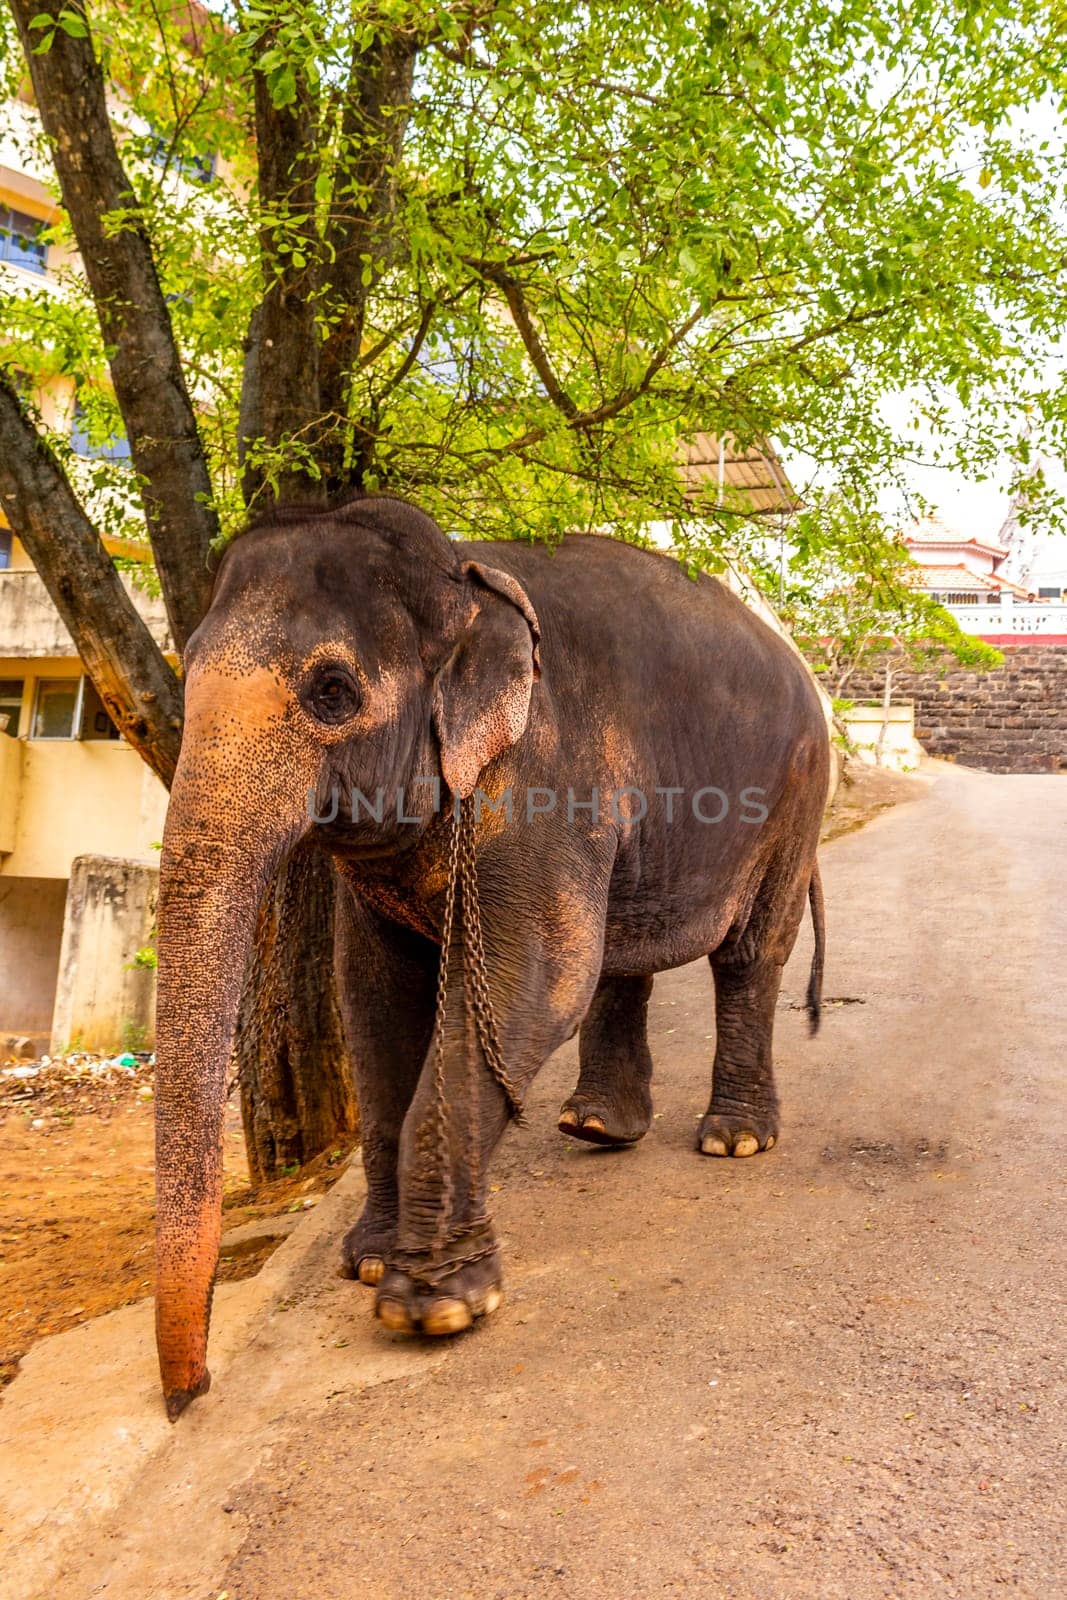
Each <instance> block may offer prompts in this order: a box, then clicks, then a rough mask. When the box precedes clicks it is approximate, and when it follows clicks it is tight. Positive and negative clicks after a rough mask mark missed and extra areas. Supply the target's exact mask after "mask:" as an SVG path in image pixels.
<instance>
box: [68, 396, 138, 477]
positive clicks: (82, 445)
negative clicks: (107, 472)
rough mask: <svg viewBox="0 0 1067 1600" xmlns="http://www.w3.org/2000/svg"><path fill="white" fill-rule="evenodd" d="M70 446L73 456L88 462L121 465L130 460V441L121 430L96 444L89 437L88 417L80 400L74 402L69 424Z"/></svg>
mask: <svg viewBox="0 0 1067 1600" xmlns="http://www.w3.org/2000/svg"><path fill="white" fill-rule="evenodd" d="M70 445H71V449H72V450H73V451H74V453H75V455H78V456H85V457H86V459H87V460H89V461H114V462H115V463H116V464H119V465H121V464H123V463H124V462H127V461H129V459H130V441H129V440H128V439H127V437H126V435H125V433H123V432H122V431H121V430H120V431H119V432H118V433H113V434H112V435H111V437H110V439H105V440H104V441H103V443H102V444H97V443H95V442H94V441H93V439H92V438H91V437H90V432H89V417H88V414H87V412H86V410H85V407H84V406H83V405H82V403H81V401H80V400H75V402H74V416H73V419H72V420H71V424H70Z"/></svg>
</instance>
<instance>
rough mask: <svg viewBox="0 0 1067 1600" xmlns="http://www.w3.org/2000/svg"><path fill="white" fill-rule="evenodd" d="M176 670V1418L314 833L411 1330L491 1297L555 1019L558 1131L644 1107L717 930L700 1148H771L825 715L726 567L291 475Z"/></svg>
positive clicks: (374, 1218) (484, 1305)
mask: <svg viewBox="0 0 1067 1600" xmlns="http://www.w3.org/2000/svg"><path fill="white" fill-rule="evenodd" d="M184 673H185V725H184V733H183V740H182V746H181V752H180V757H179V761H178V766H177V772H176V775H175V779H174V783H173V788H172V792H171V800H170V807H169V812H168V816H167V821H166V828H165V834H164V840H163V852H162V857H161V863H160V891H159V910H158V955H159V961H158V1007H157V1069H156V1070H157V1085H156V1117H157V1134H156V1150H157V1199H158V1204H157V1223H156V1241H157V1242H156V1268H157V1276H156V1328H157V1345H158V1352H159V1361H160V1371H161V1375H162V1381H163V1390H164V1397H165V1401H166V1406H167V1411H168V1414H169V1415H170V1417H171V1418H172V1420H173V1419H174V1418H176V1417H177V1416H178V1415H179V1414H180V1413H181V1412H182V1411H183V1410H184V1408H185V1407H186V1406H187V1405H188V1403H189V1402H190V1401H191V1400H192V1399H193V1398H194V1397H195V1396H196V1395H198V1394H201V1393H203V1392H204V1390H205V1389H206V1388H207V1386H208V1384H209V1382H210V1377H209V1374H208V1369H207V1338H208V1323H209V1318H210V1309H211V1296H212V1287H213V1282H214V1274H215V1269H216V1264H217V1256H218V1246H219V1237H220V1225H221V1199H222V1190H221V1145H222V1126H223V1111H224V1102H225V1094H226V1076H227V1063H228V1059H229V1053H230V1050H231V1047H232V1041H233V1034H234V1028H235V1024H236V1015H237V1010H238V1001H239V995H240V990H241V985H242V981H243V974H244V970H245V966H246V962H247V959H248V953H249V949H250V945H251V943H252V940H253V937H254V928H255V922H256V916H257V911H258V908H259V904H260V901H261V898H262V895H263V893H264V890H265V886H266V885H267V884H268V883H269V882H270V880H271V878H272V876H273V874H275V873H276V871H277V870H278V868H279V866H280V864H281V863H282V862H283V861H284V860H285V858H286V855H287V852H289V851H290V850H291V849H292V848H293V847H294V846H295V845H296V844H297V843H298V842H300V841H302V840H307V839H308V838H309V837H311V838H313V839H314V841H315V842H316V843H317V844H318V846H319V847H320V848H321V849H323V850H325V851H327V852H328V854H329V857H330V858H331V860H332V863H333V866H334V869H335V878H336V882H337V885H338V890H337V934H336V952H335V964H336V975H337V984H338V990H339V1003H340V1007H341V1012H342V1018H343V1022H344V1026H345V1030H346V1037H347V1041H348V1045H349V1048H350V1053H351V1058H352V1062H353V1071H354V1073H355V1078H356V1091H357V1097H358V1102H359V1107H360V1116H361V1126H362V1159H363V1165H364V1168H365V1173H366V1205H365V1208H364V1211H363V1214H362V1216H361V1217H360V1219H359V1221H358V1223H357V1224H356V1225H355V1226H354V1227H353V1228H352V1229H351V1230H350V1231H349V1232H348V1234H347V1236H346V1237H345V1240H344V1242H343V1247H342V1249H343V1258H344V1263H345V1270H346V1271H347V1273H348V1274H349V1275H350V1276H352V1277H353V1278H354V1279H356V1280H357V1281H359V1282H362V1283H364V1284H366V1285H369V1286H371V1287H372V1288H373V1290H374V1295H375V1309H376V1314H377V1317H378V1318H379V1319H380V1321H381V1322H382V1323H383V1324H384V1325H385V1326H386V1327H387V1328H389V1329H393V1330H404V1331H416V1332H422V1333H424V1334H428V1335H438V1334H449V1333H454V1332H457V1331H459V1330H461V1329H464V1328H467V1327H469V1326H470V1325H471V1324H472V1322H473V1321H474V1320H475V1319H477V1318H478V1317H481V1316H484V1315H486V1314H488V1313H489V1312H491V1311H492V1310H493V1309H494V1308H495V1307H496V1305H498V1304H499V1302H500V1299H501V1290H502V1268H501V1261H500V1252H499V1250H498V1247H497V1244H496V1241H495V1238H494V1235H493V1231H492V1224H491V1221H490V1219H489V1216H488V1213H487V1207H486V1201H487V1193H488V1171H489V1163H490V1159H491V1156H492V1152H493V1150H494V1147H495V1146H496V1145H497V1143H498V1141H499V1140H500V1137H501V1135H502V1133H503V1131H504V1129H505V1127H506V1126H507V1124H508V1122H509V1119H510V1118H511V1116H512V1115H513V1114H515V1113H516V1112H518V1111H519V1110H520V1109H521V1104H522V1101H523V1098H524V1096H525V1094H526V1092H527V1090H528V1088H529V1085H530V1083H531V1080H532V1079H533V1078H534V1076H535V1074H536V1073H537V1072H538V1070H539V1068H540V1067H541V1066H542V1064H543V1063H544V1062H545V1061H546V1060H547V1058H548V1057H549V1056H550V1055H551V1054H552V1053H553V1051H555V1050H556V1049H557V1048H558V1047H559V1046H560V1045H561V1044H563V1043H564V1041H566V1040H567V1039H569V1038H572V1037H573V1036H574V1034H575V1033H576V1032H577V1033H578V1034H579V1046H578V1054H579V1076H578V1081H577V1085H576V1087H575V1090H574V1093H573V1094H572V1095H571V1096H570V1097H569V1099H568V1100H567V1101H566V1102H565V1104H564V1106H563V1107H562V1109H561V1112H560V1115H559V1127H560V1130H561V1132H562V1133H563V1134H564V1135H566V1136H568V1137H572V1138H579V1139H584V1140H586V1141H589V1142H592V1143H600V1144H606V1145H619V1146H623V1145H631V1144H633V1143H635V1142H636V1141H637V1140H639V1139H640V1138H641V1137H642V1135H643V1134H644V1133H645V1132H646V1131H647V1130H648V1128H649V1125H650V1120H651V1116H652V1100H651V1093H650V1086H651V1078H652V1060H651V1056H650V1053H649V1046H648V1039H647V1013H648V1005H649V996H650V993H651V990H652V982H653V976H654V974H655V973H657V972H662V971H665V970H667V969H669V968H673V967H678V966H681V965H682V964H684V963H688V962H691V961H693V960H695V959H697V958H699V957H703V956H707V957H708V958H709V961H710V966H711V970H712V975H713V980H714V991H715V1006H716V1030H717V1031H716V1042H715V1050H714V1060H713V1062H712V1063H710V1065H711V1074H710V1077H711V1088H710V1102H709V1105H708V1109H707V1112H706V1114H705V1115H704V1117H703V1121H702V1122H701V1123H700V1128H699V1133H698V1137H697V1147H698V1150H699V1151H700V1152H701V1153H703V1154H705V1155H710V1156H719V1157H723V1156H726V1157H745V1156H748V1155H751V1154H754V1153H755V1152H757V1151H765V1150H770V1149H771V1147H772V1146H773V1145H774V1143H775V1141H776V1140H777V1139H778V1136H779V1120H778V1100H777V1096H776V1092H775V1084H774V1076H773V1068H772V1059H771V1055H772V1051H771V1046H772V1028H773V1020H774V1012H775V1007H776V1002H777V996H778V991H779V985H780V982H781V976H782V969H783V966H784V963H785V961H786V959H787V957H788V956H789V954H790V951H791V949H792V947H793V944H794V941H795V938H796V935H797V931H798V928H799V926H800V923H801V921H802V918H803V916H804V913H805V909H806V906H807V904H808V903H809V902H810V906H811V913H812V919H813V924H814V929H815V955H814V959H813V962H812V966H811V974H810V981H809V984H808V991H807V1008H808V1013H809V1017H810V1022H811V1026H812V1029H814V1028H815V1027H816V1026H817V1024H818V1018H819V1006H820V990H821V979H822V965H823V949H824V942H825V941H824V927H823V923H824V919H823V909H822V895H821V889H820V884H819V876H818V868H817V863H816V848H817V843H818V838H819V831H820V823H821V819H822V814H823V810H824V806H825V802H826V798H827V791H828V783H829V765H830V747H829V740H828V735H827V727H826V721H825V717H824V714H823V711H822V707H821V703H820V699H819V695H818V692H817V690H816V688H815V684H814V680H813V679H812V677H811V675H810V673H809V672H808V669H807V667H806V666H805V664H804V662H803V660H802V659H801V657H800V656H799V653H798V652H796V651H795V650H794V649H793V647H792V646H791V645H790V644H789V643H787V642H786V641H785V640H784V639H783V638H782V637H781V636H780V635H779V634H778V633H776V632H775V631H774V630H773V629H772V628H771V627H769V626H768V625H767V624H765V623H764V622H763V621H761V620H760V619H759V617H757V616H756V615H755V614H754V612H753V611H752V610H751V609H750V608H749V607H747V606H745V605H744V604H743V603H742V601H741V600H739V599H738V598H737V597H736V596H735V595H734V594H733V593H731V592H730V590H729V589H727V588H726V587H725V586H724V585H723V584H721V583H720V582H718V581H717V580H716V579H714V578H712V577H709V576H707V575H705V574H698V575H696V576H695V577H694V576H693V575H691V574H690V573H689V572H687V571H686V570H684V569H683V567H682V565H681V564H680V563H679V561H678V560H677V559H674V558H672V557H671V556H669V555H666V554H661V553H657V552H654V551H650V550H647V549H643V548H640V547H638V546H636V545H633V544H629V543H624V542H622V541H619V540H616V539H613V538H610V537H607V536H604V535H601V534H595V533H594V534H576V535H573V536H570V535H569V536H566V537H564V538H563V539H562V540H561V541H560V542H558V543H557V544H555V545H548V544H545V543H535V542H523V541H519V540H515V541H499V542H494V543H490V542H482V543H479V542H470V543H466V544H464V543H460V542H457V541H455V540H453V539H450V538H448V537H447V536H446V535H445V534H444V533H443V532H442V531H441V529H440V528H439V527H438V526H437V524H436V523H435V522H434V521H433V520H432V519H431V518H430V517H429V516H428V515H426V514H425V513H424V512H422V511H421V510H419V509H418V508H416V507H415V506H414V505H411V504H409V503H408V502H407V501H405V500H402V499H400V498H394V497H391V496H389V495H386V494H371V493H363V494H357V495H353V496H351V497H350V498H348V499H346V500H345V501H343V502H341V503H338V504H335V505H332V506H329V507H327V508H321V507H314V508H311V507H307V506H279V507H277V508H275V509H274V510H272V511H271V512H270V513H268V514H265V515H263V516H262V517H261V518H259V519H258V520H257V521H256V523H255V524H254V525H253V526H252V527H250V528H249V529H248V530H247V531H246V532H244V533H243V534H242V535H241V536H239V537H237V538H235V539H234V540H232V541H231V543H230V544H229V546H228V547H227V549H226V551H225V553H224V554H223V556H222V558H221V561H220V563H219V566H218V570H217V573H216V577H215V584H214V591H213V595H212V599H211V603H210V606H209V608H208V611H207V613H206V615H205V618H204V620H203V622H202V623H201V625H200V627H199V628H198V629H197V631H196V633H195V634H194V635H193V637H192V638H191V639H190V641H189V643H188V647H187V650H186V653H185V659H184ZM709 1053H710V1052H709Z"/></svg>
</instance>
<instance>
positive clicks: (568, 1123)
mask: <svg viewBox="0 0 1067 1600" xmlns="http://www.w3.org/2000/svg"><path fill="white" fill-rule="evenodd" d="M558 1126H559V1127H561V1128H576V1127H577V1126H578V1113H577V1111H575V1109H574V1107H573V1106H570V1107H568V1108H567V1110H565V1111H561V1112H560V1114H559V1124H558Z"/></svg>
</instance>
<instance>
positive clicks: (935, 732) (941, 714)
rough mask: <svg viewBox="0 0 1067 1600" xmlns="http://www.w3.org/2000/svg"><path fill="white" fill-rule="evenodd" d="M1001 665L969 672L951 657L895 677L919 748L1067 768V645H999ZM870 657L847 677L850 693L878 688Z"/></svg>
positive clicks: (997, 765)
mask: <svg viewBox="0 0 1067 1600" xmlns="http://www.w3.org/2000/svg"><path fill="white" fill-rule="evenodd" d="M1000 649H1001V650H1002V651H1003V654H1004V665H1003V667H998V668H997V669H996V670H995V671H993V672H973V671H971V670H970V669H969V668H966V667H960V666H957V665H956V663H955V662H953V661H952V660H951V658H949V659H947V660H946V661H944V662H943V663H942V665H941V666H939V667H936V668H934V669H932V670H931V671H927V672H903V671H902V672H899V673H894V676H893V696H894V698H897V697H898V696H899V697H900V698H902V699H903V698H907V699H910V700H913V701H914V702H915V733H916V737H917V738H918V740H919V742H920V743H921V744H922V746H923V748H924V749H925V750H927V751H928V752H929V753H930V754H931V755H934V756H945V757H948V758H949V759H950V760H953V761H958V762H960V764H961V765H962V766H965V767H982V768H984V769H985V770H986V771H987V772H1064V773H1067V646H1064V645H1042V644H1038V643H1036V642H1035V643H1034V644H1018V645H1014V644H1013V645H1001V646H1000ZM882 683H883V669H882V668H881V667H880V666H878V665H877V664H875V666H874V667H873V668H872V669H871V670H870V671H868V672H865V673H857V675H856V676H855V677H854V678H853V679H852V680H851V681H850V682H849V685H848V688H847V690H846V693H847V695H848V697H849V699H855V700H858V699H864V698H867V697H871V698H875V697H877V696H878V695H880V694H881V691H882Z"/></svg>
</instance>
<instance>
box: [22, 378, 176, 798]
mask: <svg viewBox="0 0 1067 1600" xmlns="http://www.w3.org/2000/svg"><path fill="white" fill-rule="evenodd" d="M0 504H2V505H3V508H4V512H5V514H6V516H7V519H8V521H9V522H10V524H11V526H12V528H13V529H14V530H15V532H16V533H17V535H18V537H19V538H20V539H21V541H22V543H23V544H24V545H25V547H26V550H27V553H28V554H29V557H30V560H31V561H32V562H33V564H34V566H35V567H36V569H37V572H38V575H39V576H40V578H41V581H42V582H43V583H44V586H45V588H46V589H47V590H48V594H49V597H50V598H51V600H52V603H53V605H54V606H55V607H56V610H57V611H58V612H59V614H60V616H61V617H62V618H63V621H64V623H65V624H66V626H67V629H68V631H69V633H70V636H71V638H72V639H73V640H74V645H75V648H76V649H77V651H78V654H79V655H80V656H81V658H82V660H83V661H84V663H85V666H86V669H87V671H88V673H89V676H90V678H91V679H92V680H93V683H94V684H95V685H96V688H97V691H98V693H99V695H100V698H101V700H103V702H104V704H105V706H106V707H107V709H108V713H109V714H110V716H111V718H112V720H113V721H114V722H115V723H116V725H117V727H118V729H119V732H120V733H122V734H123V736H124V737H125V738H126V739H128V740H129V742H130V744H132V745H133V747H134V749H135V750H136V751H137V753H138V755H140V756H141V757H142V759H143V760H144V761H146V762H147V763H148V765H149V766H150V767H151V768H152V771H153V772H154V773H155V774H156V776H157V777H158V778H160V779H162V781H163V782H164V783H165V784H166V785H167V787H168V788H169V787H170V782H171V779H172V778H173V776H174V768H175V766H176V764H177V760H178V747H179V745H180V744H181V726H182V690H181V684H180V683H179V682H178V679H177V676H176V674H175V673H174V670H173V668H172V667H170V666H169V665H168V663H167V661H166V660H165V658H164V656H163V653H162V651H161V650H160V648H159V646H158V645H157V644H156V642H155V640H154V639H153V638H152V635H151V634H150V633H149V631H148V629H147V627H146V626H145V624H144V622H143V621H142V620H141V618H140V617H139V616H138V614H137V609H136V607H135V606H134V603H133V601H132V600H131V599H130V596H129V594H128V593H127V592H126V589H125V588H124V587H123V583H122V579H121V578H120V577H119V574H118V572H117V571H116V569H115V564H114V562H113V561H112V559H111V557H110V556H109V555H108V553H107V551H106V550H105V549H104V546H103V543H102V542H101V539H100V535H99V534H98V532H97V530H96V529H95V528H94V527H93V525H92V523H91V522H90V521H89V518H88V517H87V516H86V514H85V512H84V510H83V509H82V507H81V505H80V504H79V503H78V500H77V498H76V496H75V494H74V491H73V489H72V488H71V486H70V483H69V481H68V479H67V475H66V473H65V472H64V471H63V468H62V467H61V466H60V464H59V462H58V461H57V459H56V457H55V455H54V454H53V452H52V451H51V450H50V449H49V447H48V445H47V444H46V443H45V441H44V440H43V439H42V438H41V437H40V435H39V434H38V432H37V430H36V428H35V427H34V425H33V423H32V422H31V421H30V419H29V417H28V416H27V415H26V413H25V412H24V411H23V409H22V406H21V404H20V402H19V398H18V394H17V392H16V390H15V387H14V385H13V384H12V382H11V380H10V378H9V377H8V375H7V373H6V372H3V371H0Z"/></svg>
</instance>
